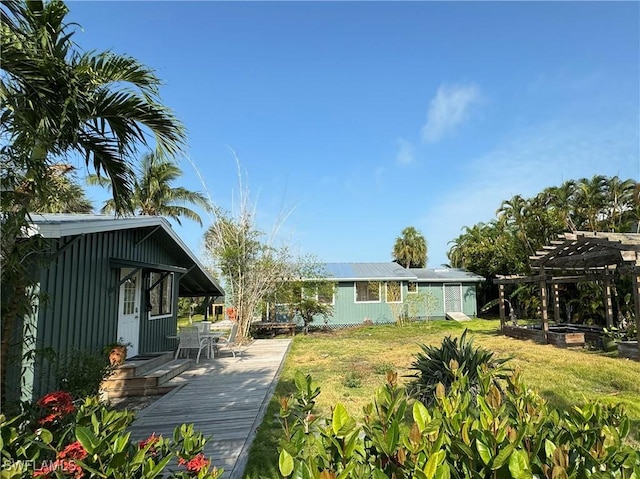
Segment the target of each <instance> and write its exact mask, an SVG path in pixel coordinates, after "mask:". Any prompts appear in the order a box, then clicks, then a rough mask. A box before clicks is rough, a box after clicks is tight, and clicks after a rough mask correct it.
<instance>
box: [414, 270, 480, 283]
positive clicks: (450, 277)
mask: <svg viewBox="0 0 640 479" xmlns="http://www.w3.org/2000/svg"><path fill="white" fill-rule="evenodd" d="M411 272H412V273H414V274H415V275H416V276H417V277H418V279H419V280H421V281H431V282H434V283H439V282H442V283H448V282H450V281H457V282H476V283H479V282H481V281H484V280H485V279H484V277H482V276H480V275H477V274H475V273H470V272H469V271H465V270H463V269H456V268H439V269H438V268H437V269H427V268H411Z"/></svg>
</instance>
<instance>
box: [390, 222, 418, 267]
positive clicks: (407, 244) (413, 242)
mask: <svg viewBox="0 0 640 479" xmlns="http://www.w3.org/2000/svg"><path fill="white" fill-rule="evenodd" d="M391 254H392V256H393V260H394V261H395V262H397V263H399V264H401V265H402V266H404V267H405V268H425V267H426V266H427V240H426V239H425V238H424V236H423V235H422V233H420V232H419V231H418V230H417V229H415V228H414V227H413V226H408V227H406V228H405V229H403V230H402V232H401V233H400V236H399V237H398V238H396V242H395V244H394V245H393V252H392V253H391Z"/></svg>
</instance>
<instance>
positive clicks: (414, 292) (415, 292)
mask: <svg viewBox="0 0 640 479" xmlns="http://www.w3.org/2000/svg"><path fill="white" fill-rule="evenodd" d="M412 284H413V285H414V286H415V291H411V288H409V286H410V285H412ZM417 292H418V282H417V281H407V294H417Z"/></svg>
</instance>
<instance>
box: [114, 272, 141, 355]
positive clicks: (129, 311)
mask: <svg viewBox="0 0 640 479" xmlns="http://www.w3.org/2000/svg"><path fill="white" fill-rule="evenodd" d="M132 271H133V270H131V269H126V268H123V269H121V270H120V281H122V280H123V279H124V278H125V277H126V276H127V275H129V274H130V273H131V272H132ZM141 288H142V281H141V279H140V271H138V272H137V273H136V274H134V275H133V276H132V277H131V278H129V279H127V280H126V281H125V282H124V283H122V284H121V285H120V299H119V301H118V340H120V339H122V341H124V342H125V343H129V344H128V346H127V357H129V358H131V357H133V356H135V355H137V354H138V346H139V342H140V291H141Z"/></svg>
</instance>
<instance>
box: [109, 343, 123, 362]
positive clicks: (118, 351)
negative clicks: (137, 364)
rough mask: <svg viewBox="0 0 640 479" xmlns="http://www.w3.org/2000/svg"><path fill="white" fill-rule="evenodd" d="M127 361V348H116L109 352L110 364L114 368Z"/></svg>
mask: <svg viewBox="0 0 640 479" xmlns="http://www.w3.org/2000/svg"><path fill="white" fill-rule="evenodd" d="M125 359H127V347H126V346H114V347H112V348H111V351H109V363H110V364H111V365H112V366H118V365H120V364H122V363H124V360H125Z"/></svg>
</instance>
